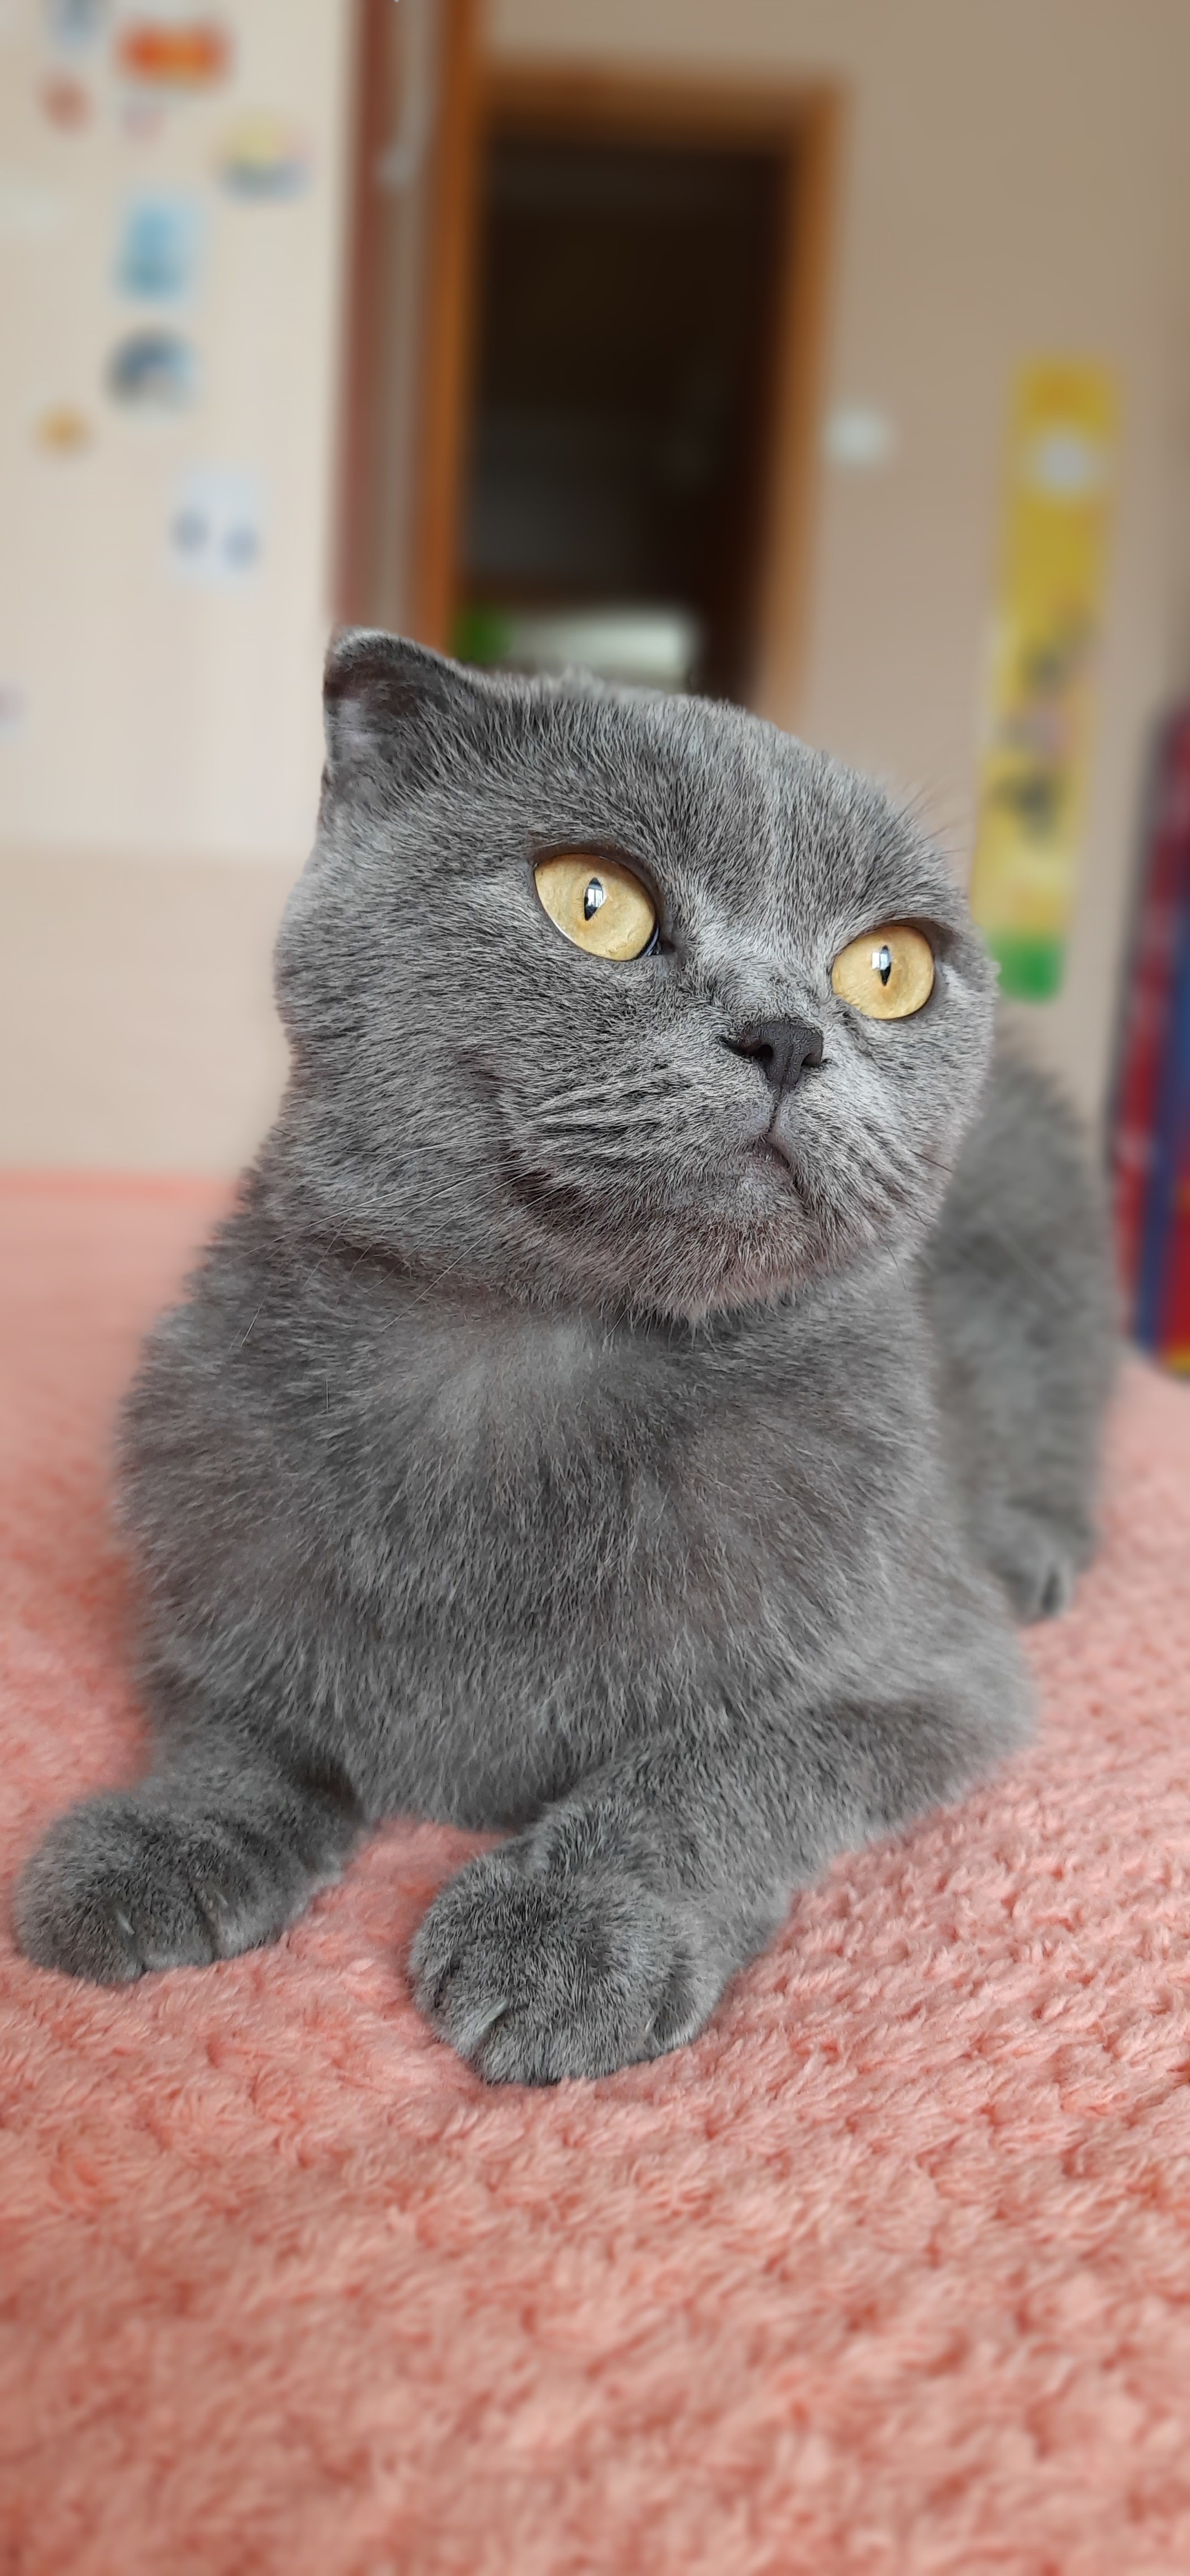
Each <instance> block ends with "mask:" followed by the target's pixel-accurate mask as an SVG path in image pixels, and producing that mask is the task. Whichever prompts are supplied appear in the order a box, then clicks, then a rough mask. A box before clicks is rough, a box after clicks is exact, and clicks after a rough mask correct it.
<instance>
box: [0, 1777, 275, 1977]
mask: <svg viewBox="0 0 1190 2576" xmlns="http://www.w3.org/2000/svg"><path fill="white" fill-rule="evenodd" d="M291 1876H292V1873H291V1872H288V1871H287V1870H286V1868H285V1867H284V1865H283V1862H282V1860H281V1859H280V1858H279V1856H278V1854H277V1853H276V1852H275V1851H273V1850H270V1849H269V1847H268V1845H267V1842H266V1841H265V1839H264V1837H262V1836H260V1835H250V1834H248V1833H245V1832H244V1831H242V1830H241V1829H240V1828H239V1827H238V1825H237V1824H236V1823H235V1822H233V1821H231V1820H227V1821H224V1820H221V1819H219V1818H215V1817H206V1818H203V1819H201V1820H195V1819H191V1818H187V1817H183V1816H177V1815H173V1814H171V1813H170V1811H169V1809H168V1807H167V1806H163V1805H162V1804H161V1803H160V1802H159V1801H154V1800H152V1799H151V1798H146V1797H144V1796H142V1795H138V1794H137V1793H136V1792H135V1791H132V1792H130V1793H128V1794H127V1795H118V1794H117V1795H112V1796H107V1797H102V1798H92V1799H90V1800H88V1802H87V1803H86V1805H84V1806H81V1807H74V1808H72V1809H71V1810H70V1812H69V1813H68V1814H67V1815H65V1816H60V1817H59V1818H58V1821H57V1823H56V1824H54V1825H52V1826H51V1827H50V1830H49V1832H48V1834H47V1835H46V1837H45V1840H44V1842H42V1843H41V1844H39V1846H38V1848H37V1850H36V1851H35V1852H34V1853H33V1855H32V1858H31V1859H30V1860H29V1861H28V1863H27V1864H26V1867H25V1871H24V1874H23V1876H22V1878H21V1881H20V1884H19V1886H18V1889H17V1899H16V1932H17V1940H18V1942H19V1943H20V1946H21V1949H22V1950H23V1951H24V1953H25V1956H26V1958H27V1959H31V1960H32V1961H33V1963H34V1965H35V1966H36V1967H39V1968H58V1969H61V1970H63V1971H64V1972H65V1973H66V1975H67V1976H71V1977H88V1978H90V1979H91V1980H92V1982H93V1983H94V1984H96V1985H102V1986H126V1985H131V1984H132V1983H133V1981H134V1980H135V1979H136V1978H137V1977H142V1976H143V1975H144V1974H145V1972H146V1970H147V1969H152V1968H180V1967H206V1966H207V1965H208V1964H209V1963H210V1962H211V1961H212V1960H214V1959H225V1958H230V1957H232V1956H233V1955H234V1954H235V1953H236V1952H237V1951H240V1950H250V1949H255V1948H257V1947H258V1945H259V1944H260V1943H261V1942H263V1941H269V1940H273V1939H275V1938H276V1936H277V1934H278V1933H279V1932H280V1931H281V1930H282V1929H283V1928H284V1926H285V1924H286V1922H288V1921H289V1920H290V1919H291V1916H292V1913H293V1910H294V1897H295V1894H296V1890H295V1888H294V1887H293V1886H291V1885H290V1884H289V1880H290V1878H291Z"/></svg>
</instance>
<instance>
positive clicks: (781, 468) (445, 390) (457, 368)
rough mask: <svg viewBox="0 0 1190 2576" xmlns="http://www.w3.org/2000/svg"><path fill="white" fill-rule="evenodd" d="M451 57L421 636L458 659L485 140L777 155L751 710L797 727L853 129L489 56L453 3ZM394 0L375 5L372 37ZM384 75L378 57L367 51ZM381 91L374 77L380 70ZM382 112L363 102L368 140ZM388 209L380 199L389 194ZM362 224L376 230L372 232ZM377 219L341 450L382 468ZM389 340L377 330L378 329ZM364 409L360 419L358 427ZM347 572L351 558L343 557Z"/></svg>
mask: <svg viewBox="0 0 1190 2576" xmlns="http://www.w3.org/2000/svg"><path fill="white" fill-rule="evenodd" d="M439 5H440V7H441V8H442V9H443V11H444V13H445V16H444V37H445V44H444V49H443V57H442V64H443V68H442V78H441V83H440V91H439V115H438V120H437V131H436V136H435V143H434V151H433V161H432V166H431V171H430V176H429V188H430V206H431V233H430V254H429V274H428V278H427V284H426V293H425V323H424V328H423V332H422V339H421V346H422V361H421V385H420V401H419V426H418V438H417V457H418V466H417V493H416V500H415V521H414V537H413V548H412V564H411V582H410V606H409V624H410V628H411V631H412V632H413V633H414V634H416V635H418V636H419V637H420V638H421V640H422V641H423V642H425V643H428V644H434V645H437V646H438V647H439V648H440V649H446V648H447V647H448V646H449V641H450V631H451V625H452V621H453V615H454V610H455V605H456V567H457V562H458V551H459V548H458V538H459V523H460V517H461V510H462V501H463V488H464V474H465V468H466V456H465V452H464V437H465V428H466V418H467V410H468V404H469V394H470V384H471V369H472V363H473V333H472V314H473V297H474V284H475V255H476V248H477V238H476V222H475V208H476V182H477V177H478V170H479V162H480V155H481V152H482V148H483V143H484V138H485V135H486V133H487V132H488V131H489V130H490V129H491V127H492V126H494V125H496V124H498V123H501V122H513V121H515V122H516V124H517V125H519V126H521V127H525V126H529V127H532V126H533V125H535V124H540V126H541V127H542V130H543V131H548V132H557V130H558V129H559V127H561V128H562V129H563V130H567V129H569V131H571V132H572V133H575V134H583V135H589V136H592V137H594V136H597V135H612V134H622V135H631V134H634V133H640V134H642V135H643V134H647V133H651V134H666V135H672V137H673V138H674V140H675V141H677V140H679V139H680V140H681V141H682V142H686V143H690V144H691V145H698V144H700V143H702V144H718V145H727V144H730V143H732V142H736V143H740V144H745V143H750V144H754V145H756V146H758V147H767V148H769V149H770V150H773V151H775V152H777V153H779V154H780V155H781V157H782V160H783V163H784V168H785V186H784V204H783V209H782V232H783V240H782V244H781V250H780V273H779V285H778V296H777V309H778V315H779V323H778V336H777V346H776V350H775V353H774V359H775V363H774V369H773V380H772V388H771V396H770V418H769V424H768V436H767V442H766V443H767V448H768V457H767V462H766V467H765V483H766V490H765V498H764V506H763V511H762V520H763V524H764V527H765V537H764V542H763V546H762V549H761V577H760V592H759V598H758V602H757V611H756V632H757V652H756V664H755V674H754V683H753V687H752V690H751V692H750V696H751V702H752V703H753V705H755V706H756V707H757V708H758V709H759V711H760V712H761V713H762V714H766V715H771V716H774V717H775V718H777V719H778V720H779V721H781V722H783V723H788V722H789V721H790V718H791V715H792V714H793V712H794V710H795V708H796V702H797V693H798V688H799V685H800V681H801V675H802V667H803V660H804V651H805V640H806V627H807V617H808V608H809V592H810V571H811V565H810V552H811V531H812V527H813V521H814V504H815V499H816V487H817V465H818V423H819V417H820V408H821V400H822V389H823V375H824V361H825V352H826V335H827V315H828V302H829V289H830V282H831V253H832V243H833V236H834V229H835V205H836V192H837V179H838V166H839V156H840V142H841V128H842V114H843V111H842V100H841V95H840V92H839V91H838V89H837V88H834V87H832V86H828V85H826V84H824V83H818V82H815V83H800V82H789V81H781V80H774V81H772V82H770V83H765V84H763V85H762V84H761V83H760V82H758V81H757V80H756V79H752V80H744V81H734V80H731V79H730V78H728V79H725V78H724V77H723V76H722V74H714V75H712V74H710V73H702V74H695V73H690V72H686V71H684V70H682V71H678V72H674V71H672V70H671V69H669V68H667V67H666V66H664V65H661V64H653V65H649V66H643V65H642V66H641V67H639V68H637V67H633V68H632V69H622V68H618V67H617V68H615V69H609V68H608V67H607V65H605V64H600V63H595V62H587V63H578V64H567V65H565V66H562V65H558V64H551V63H548V62H546V61H543V60H540V59H538V60H534V61H532V62H529V61H525V62H512V61H505V62H498V61H492V60H490V59H489V60H486V61H484V60H482V59H481V56H480V52H479V31H478V5H479V0H439ZM392 6H393V0H361V7H362V8H363V11H364V13H365V23H366V22H367V20H368V18H369V16H374V15H375V14H376V13H378V12H383V11H387V12H388V13H389V15H390V17H391V14H392ZM360 59H361V61H362V62H363V63H365V64H368V63H369V62H370V61H372V57H370V56H369V48H368V44H367V42H366V41H365V42H364V43H363V45H362V46H361V49H360ZM368 77H370V78H371V79H372V80H373V81H374V79H375V72H374V61H372V69H371V70H370V72H369V74H368ZM367 109H368V101H367V98H366V96H363V97H361V111H360V113H361V132H362V130H363V121H364V120H365V119H366V115H367ZM373 196H374V192H373ZM361 215H362V224H361ZM368 220H369V209H368V206H367V204H366V202H365V200H364V199H363V198H361V196H360V195H359V194H358V193H357V213H356V273H357V275H358V276H359V277H361V278H362V279H363V287H362V288H361V293H360V297H359V298H357V311H356V314H355V316H354V317H353V322H352V339H351V351H352V356H351V358H350V360H349V367H348V400H347V426H346V430H345V435H344V442H343V453H344V455H345V457H347V458H354V459H356V460H359V459H361V458H363V459H365V460H366V458H367V454H368V436H367V429H366V424H365V425H364V426H362V427H361V423H360V418H359V405H360V403H361V402H363V403H364V404H365V405H366V403H367V400H368V398H369V397H368V373H367V370H368V365H369V364H370V363H371V364H373V365H374V353H372V355H371V356H369V353H368V352H367V351H363V352H361V349H360V338H359V335H360V331H361V327H364V326H362V325H361V320H360V315H359V304H360V302H361V301H362V300H363V298H364V295H365V293H366V288H367V281H368V277H369V275H370V270H369V264H368V254H367V248H366V234H367V225H368ZM372 327H373V329H374V328H375V323H374V322H373V326H372ZM353 404H354V405H355V406H356V409H355V413H354V415H353V409H352V406H353ZM344 525H345V527H347V526H353V527H354V531H355V534H354V540H353V542H354V544H355V547H356V572H355V573H354V574H353V576H352V577H353V579H356V580H358V563H359V546H360V535H359V528H360V512H359V507H358V496H357V507H356V514H355V519H354V522H353V521H352V519H351V515H350V511H349V508H348V506H347V501H346V496H345V504H344ZM345 560H346V555H345Z"/></svg>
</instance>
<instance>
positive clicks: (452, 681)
mask: <svg viewBox="0 0 1190 2576" xmlns="http://www.w3.org/2000/svg"><path fill="white" fill-rule="evenodd" d="M322 694H323V710H324V716H325V722H326V752H327V767H328V770H329V773H330V775H331V777H332V779H339V778H343V779H344V780H345V779H346V777H347V775H348V773H349V772H350V771H351V770H352V769H353V768H358V767H359V766H361V765H366V766H367V767H368V768H370V769H375V768H376V767H379V768H381V769H382V770H383V772H384V774H385V776H386V777H387V778H389V779H394V780H397V781H402V782H405V783H408V784H409V785H412V784H413V782H414V780H415V779H416V778H417V777H419V776H424V775H425V774H426V773H427V772H428V771H430V770H433V769H435V768H438V767H439V766H440V764H441V759H442V753H443V750H444V749H445V750H447V751H448V752H449V748H450V744H451V742H452V740H454V741H457V740H458V739H459V737H460V735H461V734H462V733H464V732H468V731H471V730H473V728H474V725H475V722H476V719H477V717H478V716H479V715H480V713H481V710H482V708H483V706H484V704H485V701H486V700H488V699H490V698H491V696H492V694H493V690H492V685H491V683H490V682H485V681H483V680H482V679H480V678H478V677H476V676H473V675H472V674H471V673H470V672H468V671H464V670H462V669H461V668H460V666H459V664H458V663H457V662H448V661H447V659H446V656H445V654H443V653H432V652H431V651H430V649H429V646H428V645H426V644H411V643H409V642H408V641H407V639H406V638H405V636H403V635H386V634H384V633H383V632H382V631H381V630H380V629H379V628H376V629H373V628H371V627H366V626H348V627H344V628H343V629H342V630H341V631H340V633H339V634H338V635H336V636H334V637H333V638H332V641H331V648H330V651H329V653H328V654H327V657H326V671H325V674H324V679H323V692H322Z"/></svg>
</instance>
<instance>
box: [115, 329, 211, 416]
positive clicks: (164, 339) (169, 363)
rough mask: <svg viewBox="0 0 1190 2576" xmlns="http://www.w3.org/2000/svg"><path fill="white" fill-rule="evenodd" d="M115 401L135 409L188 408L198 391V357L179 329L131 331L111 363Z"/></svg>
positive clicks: (116, 347) (116, 350)
mask: <svg viewBox="0 0 1190 2576" xmlns="http://www.w3.org/2000/svg"><path fill="white" fill-rule="evenodd" d="M107 389H108V392H109V394H110V395H111V397H112V400H113V402H118V403H123V404H125V405H126V407H127V408H128V409H129V410H131V411H184V410H185V408H186V406H187V404H188V403H192V402H193V400H194V397H195V394H196V393H197V391H198V359H197V357H196V354H195V351H194V349H193V347H192V345H191V343H190V341H189V340H183V339H181V338H180V337H179V335H178V333H177V332H176V331H130V332H129V333H128V335H127V337H126V338H125V339H123V340H118V341H117V343H116V346H115V348H114V349H113V351H112V354H111V356H110V358H109V359H108V362H107Z"/></svg>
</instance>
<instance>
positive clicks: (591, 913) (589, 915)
mask: <svg viewBox="0 0 1190 2576" xmlns="http://www.w3.org/2000/svg"><path fill="white" fill-rule="evenodd" d="M606 902H607V892H606V888H605V887H603V886H601V885H600V882H599V879H598V877H592V879H591V882H590V885H589V886H588V887H587V891H586V893H585V894H584V896H583V920H584V921H593V920H594V918H595V915H596V913H597V912H598V910H599V907H600V904H601V903H606Z"/></svg>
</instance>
